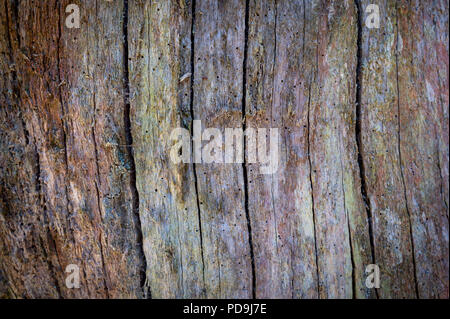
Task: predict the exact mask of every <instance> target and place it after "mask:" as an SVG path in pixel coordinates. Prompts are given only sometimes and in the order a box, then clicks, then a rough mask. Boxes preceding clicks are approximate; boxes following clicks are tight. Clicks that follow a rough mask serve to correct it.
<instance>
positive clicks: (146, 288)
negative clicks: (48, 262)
mask: <svg viewBox="0 0 450 319" xmlns="http://www.w3.org/2000/svg"><path fill="white" fill-rule="evenodd" d="M122 27H123V37H124V48H123V63H124V80H125V81H124V101H125V108H124V124H125V140H126V144H127V145H126V148H127V151H128V156H129V161H130V189H131V197H132V210H133V215H134V223H135V228H136V235H137V236H136V237H137V242H138V247H139V256H140V259H141V264H142V269H141V273H140V285H141V288H142V291H143V294H144V298H150V299H151V297H152V292H151V287H150V285H149V283H148V282H147V272H146V269H147V261H146V257H145V253H144V243H143V236H142V225H141V218H140V215H139V192H138V189H137V186H136V163H135V160H134V153H133V136H132V133H131V120H130V101H129V96H130V81H129V65H128V53H129V48H128V0H124V3H123V25H122Z"/></svg>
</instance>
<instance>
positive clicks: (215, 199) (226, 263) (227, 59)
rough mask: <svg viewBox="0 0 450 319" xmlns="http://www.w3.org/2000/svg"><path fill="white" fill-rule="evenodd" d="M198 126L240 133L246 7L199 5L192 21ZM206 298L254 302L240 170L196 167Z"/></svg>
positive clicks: (236, 4) (233, 0)
mask: <svg viewBox="0 0 450 319" xmlns="http://www.w3.org/2000/svg"><path fill="white" fill-rule="evenodd" d="M194 23H195V24H194V39H195V40H194V57H193V58H194V61H193V62H194V72H193V74H194V79H193V80H194V86H193V91H194V96H193V97H192V98H193V115H194V120H201V121H202V123H201V124H202V128H203V129H204V128H219V129H220V130H221V132H222V134H224V129H225V128H241V127H242V92H243V85H242V81H243V66H244V46H245V2H243V1H239V0H231V1H212V0H211V1H198V2H197V4H196V8H195V21H194ZM196 168H197V169H196V172H197V179H198V180H197V183H198V198H199V204H200V215H201V226H202V238H203V256H204V263H205V287H206V296H207V297H209V298H239V297H240V298H251V297H252V289H253V287H252V276H253V274H252V266H251V263H252V261H251V246H250V245H251V243H250V242H249V233H248V225H247V218H246V211H245V187H246V185H244V172H243V167H242V165H239V164H198V165H196Z"/></svg>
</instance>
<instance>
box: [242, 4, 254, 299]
mask: <svg viewBox="0 0 450 319" xmlns="http://www.w3.org/2000/svg"><path fill="white" fill-rule="evenodd" d="M248 24H249V0H246V1H245V29H244V37H245V39H244V60H243V67H242V128H243V130H244V132H245V130H246V128H247V117H246V113H245V112H246V108H245V104H246V97H247V92H246V90H247V55H248V27H249V26H248ZM243 144H244V151H243V154H244V161H243V163H242V172H243V175H244V204H245V217H246V219H247V229H248V244H249V248H250V260H251V267H252V298H253V299H256V274H255V255H254V252H253V241H252V225H251V222H250V213H249V209H248V172H247V160H246V157H245V151H246V149H247V143H246V140H245V139H244V143H243Z"/></svg>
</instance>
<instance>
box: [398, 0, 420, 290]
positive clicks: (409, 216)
mask: <svg viewBox="0 0 450 319" xmlns="http://www.w3.org/2000/svg"><path fill="white" fill-rule="evenodd" d="M395 19H396V21H395V29H396V30H395V32H396V34H395V73H396V82H397V83H396V84H397V125H398V127H397V151H398V165H399V169H400V177H401V180H402V185H403V194H404V197H405V206H406V212H407V214H408V219H409V235H410V238H411V249H412V262H413V272H414V289H415V293H416V298H417V299H419V286H418V282H417V273H416V269H417V268H416V255H415V249H414V237H413V231H412V220H411V212H410V210H409V205H408V196H407V194H406V184H405V176H404V174H403V164H402V162H403V160H402V150H401V143H400V141H401V132H400V127H401V126H400V125H401V121H400V86H399V80H398V55H399V47H398V41H399V38H398V34H399V32H400V31H399V27H398V5H397V2H395Z"/></svg>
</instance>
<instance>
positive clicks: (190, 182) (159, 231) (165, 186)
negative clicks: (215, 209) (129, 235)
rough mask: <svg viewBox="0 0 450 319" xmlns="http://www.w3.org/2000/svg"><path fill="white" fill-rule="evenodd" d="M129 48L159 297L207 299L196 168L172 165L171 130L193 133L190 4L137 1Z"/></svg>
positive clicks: (143, 205)
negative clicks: (186, 77)
mask: <svg viewBox="0 0 450 319" xmlns="http://www.w3.org/2000/svg"><path fill="white" fill-rule="evenodd" d="M129 10H130V11H129V22H130V23H129V29H128V37H129V38H128V42H129V46H130V57H129V62H128V63H129V70H130V74H129V78H130V104H131V112H132V124H131V125H132V135H133V150H134V158H135V161H136V177H137V181H136V182H137V189H138V192H139V214H140V217H141V221H142V231H143V241H144V251H145V256H146V260H147V285H148V286H149V288H150V291H151V293H152V297H155V298H175V297H177V298H182V297H191V298H193V297H202V296H204V291H203V290H204V282H203V261H202V247H201V237H200V236H201V234H200V225H199V220H198V208H197V198H196V192H195V182H194V173H193V165H191V164H175V163H173V162H172V161H171V160H170V157H169V150H170V148H171V145H172V141H171V140H170V134H171V131H172V130H173V129H174V128H176V127H185V128H189V127H190V126H191V114H190V85H189V84H190V80H189V79H188V80H186V81H182V82H180V79H181V78H182V76H183V75H185V74H187V73H190V72H191V70H190V68H191V64H190V55H191V49H190V48H191V39H190V36H191V20H192V19H191V4H190V3H184V2H178V1H160V2H155V1H152V2H150V1H143V2H137V1H133V2H130V5H129Z"/></svg>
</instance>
